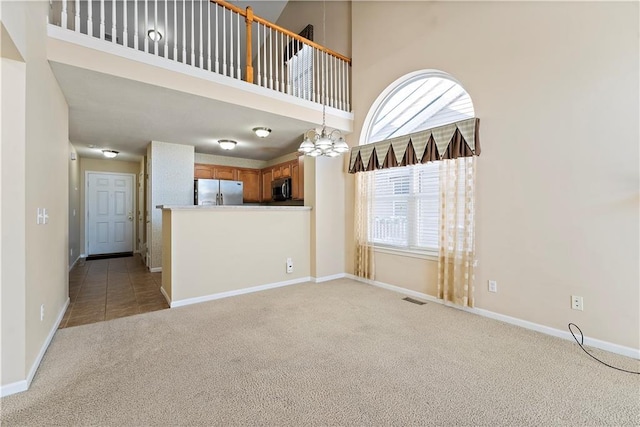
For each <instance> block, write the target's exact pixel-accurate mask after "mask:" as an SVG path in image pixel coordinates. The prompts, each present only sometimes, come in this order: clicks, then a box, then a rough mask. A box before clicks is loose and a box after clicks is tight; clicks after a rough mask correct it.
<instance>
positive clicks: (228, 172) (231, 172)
mask: <svg viewBox="0 0 640 427" xmlns="http://www.w3.org/2000/svg"><path fill="white" fill-rule="evenodd" d="M213 179H227V180H229V181H238V168H234V167H232V166H213Z"/></svg>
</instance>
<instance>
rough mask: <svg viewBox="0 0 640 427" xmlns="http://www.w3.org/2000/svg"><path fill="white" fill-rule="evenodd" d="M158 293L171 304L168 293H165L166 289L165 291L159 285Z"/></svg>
mask: <svg viewBox="0 0 640 427" xmlns="http://www.w3.org/2000/svg"><path fill="white" fill-rule="evenodd" d="M160 293H161V294H162V295H163V296H164V299H166V300H167V304H169V306H171V298H169V295H167V291H165V290H164V288H163V287H162V286H160Z"/></svg>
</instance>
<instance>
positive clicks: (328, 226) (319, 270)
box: [304, 157, 345, 279]
mask: <svg viewBox="0 0 640 427" xmlns="http://www.w3.org/2000/svg"><path fill="white" fill-rule="evenodd" d="M342 165H343V162H342V159H341V158H330V157H316V158H313V157H305V159H304V191H305V193H304V204H305V206H311V207H312V208H313V209H312V211H311V241H310V244H311V251H310V256H311V276H312V277H315V278H318V279H321V278H326V277H329V276H333V275H336V274H342V273H344V271H345V268H344V267H345V266H344V259H345V241H344V234H345V196H344V194H345V191H344V188H345V174H344V173H343V169H342Z"/></svg>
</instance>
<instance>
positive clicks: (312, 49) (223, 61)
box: [50, 0, 351, 111]
mask: <svg viewBox="0 0 640 427" xmlns="http://www.w3.org/2000/svg"><path fill="white" fill-rule="evenodd" d="M50 22H51V23H53V24H55V25H59V26H60V27H62V28H65V29H68V30H72V31H75V32H78V33H81V34H86V35H88V36H91V37H96V38H99V39H101V40H105V41H108V42H111V43H115V44H118V45H122V46H124V47H128V48H132V49H136V50H140V51H144V52H147V53H149V54H152V55H156V56H160V57H163V58H166V59H168V60H172V61H176V62H180V63H183V64H187V65H190V66H193V67H197V68H200V69H203V70H207V71H210V72H213V73H217V74H221V75H224V76H228V77H230V78H234V79H238V80H244V81H246V82H248V83H253V84H256V85H259V86H262V87H265V88H269V89H272V90H275V91H278V92H282V93H287V94H290V95H292V96H295V97H298V98H302V99H306V100H309V101H312V102H316V103H319V104H326V105H327V106H330V107H333V108H337V109H340V110H343V111H351V105H350V96H349V86H350V85H349V80H350V65H351V60H350V59H349V58H347V57H345V56H344V55H341V54H339V53H337V52H334V51H332V50H330V49H327V48H326V47H324V46H321V45H319V44H317V43H314V42H313V41H311V40H309V39H307V38H304V37H302V36H300V35H298V34H295V33H293V32H291V31H289V30H287V29H285V28H282V27H280V26H278V25H276V24H274V23H272V22H269V21H268V20H266V19H263V18H261V17H259V16H256V15H254V14H253V10H252V8H251V7H247V8H246V9H241V8H238V7H237V6H235V5H233V4H230V3H227V2H226V1H223V0H134V1H126V0H93V1H91V0H56V1H54V2H53V7H52V16H51V17H50ZM151 30H155V31H156V33H155V34H156V36H155V37H154V33H151ZM158 33H159V34H160V35H161V36H157V34H158Z"/></svg>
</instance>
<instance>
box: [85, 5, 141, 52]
mask: <svg viewBox="0 0 640 427" xmlns="http://www.w3.org/2000/svg"><path fill="white" fill-rule="evenodd" d="M89 4H91V2H89ZM133 33H134V35H133V48H134V49H135V50H138V43H139V41H138V38H139V36H138V2H137V1H134V2H133Z"/></svg>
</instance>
